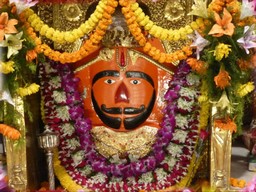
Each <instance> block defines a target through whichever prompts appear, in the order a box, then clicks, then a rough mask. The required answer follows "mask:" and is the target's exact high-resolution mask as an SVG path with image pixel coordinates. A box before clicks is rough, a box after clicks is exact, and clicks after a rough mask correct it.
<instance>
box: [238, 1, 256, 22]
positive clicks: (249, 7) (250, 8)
mask: <svg viewBox="0 0 256 192" xmlns="http://www.w3.org/2000/svg"><path fill="white" fill-rule="evenodd" d="M254 15H256V11H255V1H249V0H242V7H241V13H240V19H241V20H242V19H244V18H246V17H251V16H254Z"/></svg>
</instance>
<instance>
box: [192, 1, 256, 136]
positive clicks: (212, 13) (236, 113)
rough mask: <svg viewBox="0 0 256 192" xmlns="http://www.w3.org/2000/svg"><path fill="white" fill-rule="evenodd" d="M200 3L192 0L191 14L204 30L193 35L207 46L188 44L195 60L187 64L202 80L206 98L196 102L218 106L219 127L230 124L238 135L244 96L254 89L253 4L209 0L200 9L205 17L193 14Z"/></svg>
mask: <svg viewBox="0 0 256 192" xmlns="http://www.w3.org/2000/svg"><path fill="white" fill-rule="evenodd" d="M203 3H204V2H203V1H196V2H195V4H194V6H192V12H191V14H192V15H195V16H197V17H198V18H201V19H204V21H205V22H204V26H205V30H201V31H198V33H199V35H196V36H197V38H198V39H199V42H200V41H202V42H207V41H209V42H211V43H210V44H206V43H205V44H203V46H202V44H200V43H197V42H196V41H194V42H192V44H191V45H192V47H193V48H194V49H195V53H196V58H194V56H193V57H191V58H188V59H187V61H188V64H189V65H190V66H191V67H192V69H193V70H195V71H197V73H198V74H200V75H201V76H202V78H205V80H206V84H207V87H208V90H207V95H206V96H204V97H203V98H200V100H204V101H207V99H208V102H210V103H211V104H213V105H217V106H219V109H220V113H221V114H225V115H224V116H223V119H222V120H221V121H220V122H219V124H218V125H219V127H221V128H225V127H226V125H227V126H229V125H232V130H234V131H235V130H236V128H237V134H240V133H241V130H242V129H241V125H242V118H243V107H244V104H245V97H246V96H248V95H249V93H250V92H252V90H253V89H254V85H253V83H252V82H250V72H251V67H252V64H251V63H252V62H251V61H252V60H253V55H254V49H255V47H256V42H255V40H256V39H255V32H254V30H255V24H254V23H255V19H254V15H255V3H254V2H253V1H248V0H243V1H242V2H241V1H237V0H229V1H227V0H224V1H218V0H213V1H211V3H209V5H208V7H207V8H205V10H204V11H207V14H203V15H200V14H197V12H198V10H199V8H198V4H203ZM205 15H207V17H205ZM199 53H200V57H199V56H198V55H199ZM195 59H197V60H198V61H196V60H195ZM234 106H236V107H234ZM221 123H222V124H221ZM233 123H234V124H233ZM235 125H236V126H235Z"/></svg>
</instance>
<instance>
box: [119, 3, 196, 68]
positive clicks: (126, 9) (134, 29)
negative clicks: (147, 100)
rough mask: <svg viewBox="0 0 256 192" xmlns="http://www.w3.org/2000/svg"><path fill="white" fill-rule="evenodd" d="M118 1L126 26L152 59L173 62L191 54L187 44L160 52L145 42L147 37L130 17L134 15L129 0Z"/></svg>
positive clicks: (160, 61)
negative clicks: (168, 52) (176, 48)
mask: <svg viewBox="0 0 256 192" xmlns="http://www.w3.org/2000/svg"><path fill="white" fill-rule="evenodd" d="M119 3H120V5H121V6H122V13H123V14H124V16H125V18H126V21H127V25H128V28H129V30H130V31H131V33H132V35H133V36H134V38H135V39H136V40H137V42H138V43H139V44H140V46H142V47H143V50H144V51H145V52H146V53H147V54H148V55H149V56H151V57H152V58H153V59H154V60H156V61H158V62H159V63H174V62H175V61H179V60H183V59H186V58H187V56H189V55H191V54H192V49H191V48H190V47H189V46H186V47H183V48H182V49H181V50H178V51H175V52H173V53H171V54H167V53H164V52H161V51H160V50H159V49H157V48H156V47H154V46H152V45H151V43H150V42H147V39H146V37H145V35H144V34H143V33H142V31H141V29H140V27H139V24H138V23H137V21H136V19H132V18H134V17H135V15H134V12H133V11H132V9H131V8H130V7H131V4H130V2H129V1H125V0H120V1H119ZM149 23H150V22H149Z"/></svg>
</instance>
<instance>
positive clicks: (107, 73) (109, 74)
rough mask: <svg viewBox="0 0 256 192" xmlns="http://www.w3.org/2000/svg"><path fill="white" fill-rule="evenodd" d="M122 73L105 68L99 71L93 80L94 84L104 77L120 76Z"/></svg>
mask: <svg viewBox="0 0 256 192" xmlns="http://www.w3.org/2000/svg"><path fill="white" fill-rule="evenodd" d="M119 76H120V73H119V71H116V70H105V71H101V72H99V73H97V74H96V75H95V76H94V77H93V80H92V84H94V83H95V82H96V81H98V80H99V79H100V78H103V77H119Z"/></svg>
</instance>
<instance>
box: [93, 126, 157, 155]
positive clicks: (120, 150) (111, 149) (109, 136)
mask: <svg viewBox="0 0 256 192" xmlns="http://www.w3.org/2000/svg"><path fill="white" fill-rule="evenodd" d="M157 131H158V129H157V128H155V127H150V126H143V127H141V128H140V129H137V130H134V131H129V132H117V131H113V130H111V129H109V128H106V127H104V126H95V127H93V129H92V130H91V135H92V136H93V138H94V143H95V145H96V149H97V151H98V152H99V153H100V154H101V155H103V156H104V157H106V158H114V157H116V158H118V159H122V158H126V155H129V157H130V156H133V157H136V158H142V157H144V156H146V155H147V154H148V153H149V152H150V151H151V147H152V145H153V143H154V142H155V135H156V133H157Z"/></svg>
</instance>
